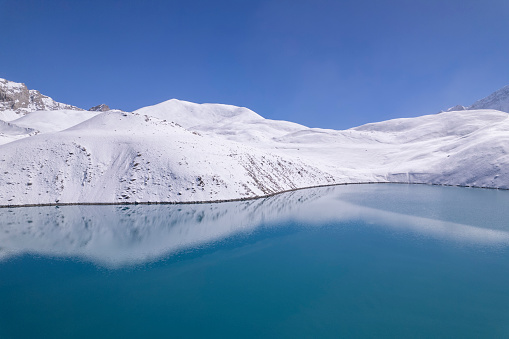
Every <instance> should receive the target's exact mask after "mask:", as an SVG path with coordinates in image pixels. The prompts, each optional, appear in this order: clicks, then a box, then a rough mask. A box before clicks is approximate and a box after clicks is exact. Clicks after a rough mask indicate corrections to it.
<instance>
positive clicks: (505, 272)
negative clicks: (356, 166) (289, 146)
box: [0, 184, 509, 338]
mask: <svg viewBox="0 0 509 339" xmlns="http://www.w3.org/2000/svg"><path fill="white" fill-rule="evenodd" d="M508 207H509V191H499V190H488V189H474V188H460V187H441V186H426V185H397V184H372V185H346V186H336V187H327V188H316V189H306V190H299V191H294V192H290V193H285V194H280V195H277V196H273V197H270V198H264V199H258V200H251V201H244V202H229V203H218V204H187V205H130V206H126V205H124V206H118V205H116V206H61V207H55V206H53V207H29V208H0V338H113V337H115V338H156V337H157V338H507V337H509V208H508Z"/></svg>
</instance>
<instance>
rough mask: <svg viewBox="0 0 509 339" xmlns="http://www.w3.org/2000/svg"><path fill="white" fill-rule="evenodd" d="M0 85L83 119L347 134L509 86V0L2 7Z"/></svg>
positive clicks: (7, 0) (22, 1)
mask: <svg viewBox="0 0 509 339" xmlns="http://www.w3.org/2000/svg"><path fill="white" fill-rule="evenodd" d="M0 32H1V37H2V38H1V40H0V41H1V44H0V65H1V67H0V77H3V78H7V79H9V80H13V81H17V82H24V83H26V84H27V85H28V87H29V88H31V89H38V90H40V91H41V92H42V93H44V94H46V95H49V96H51V97H53V98H54V99H56V100H57V101H61V102H65V103H69V104H73V105H77V106H79V107H82V108H87V109H88V108H89V107H91V106H94V105H97V104H100V103H106V104H108V105H110V107H113V108H119V109H123V110H135V109H137V108H140V107H143V106H147V105H152V104H156V103H159V102H161V101H165V100H168V99H171V98H178V99H182V100H188V101H193V102H199V103H202V102H218V103H227V104H233V105H238V106H245V107H248V108H251V109H253V110H254V111H256V112H258V113H259V114H261V115H262V116H264V117H266V118H271V119H282V120H290V121H294V122H298V123H301V124H305V125H308V126H311V127H324V128H336V129H343V128H349V127H354V126H357V125H360V124H364V123H367V122H374V121H380V120H386V119H390V118H398V117H412V116H418V115H422V114H431V113H435V112H437V111H439V110H440V109H444V108H447V107H450V106H453V105H456V104H463V105H469V104H471V103H472V102H473V101H475V100H476V99H480V98H481V97H484V96H486V95H488V94H490V93H491V92H492V91H494V90H496V89H498V88H500V87H502V86H504V85H507V84H509V63H508V60H509V59H508V57H509V1H507V0H493V1H490V0H487V1H470V0H450V1H445V0H442V1H435V0H427V1H418V0H409V1H393V0H387V1H380V0H357V1H321V0H312V1H311V0H310V1H299V0H281V1H280V0H272V1H249V0H245V1H243V0H236V1H222V0H216V1H195V0H185V1H125V0H124V1H108V0H105V1H93V0H88V1H51V0H48V1H35V0H33V1H26V0H0Z"/></svg>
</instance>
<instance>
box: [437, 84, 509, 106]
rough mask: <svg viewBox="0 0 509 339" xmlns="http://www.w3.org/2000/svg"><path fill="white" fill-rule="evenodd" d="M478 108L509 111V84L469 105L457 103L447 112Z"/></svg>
mask: <svg viewBox="0 0 509 339" xmlns="http://www.w3.org/2000/svg"><path fill="white" fill-rule="evenodd" d="M476 109H494V110H497V111H502V112H508V113H509V85H507V86H505V87H502V88H501V89H499V90H497V91H495V92H493V93H491V94H490V95H488V96H487V97H485V98H483V99H480V100H477V101H476V102H474V103H473V104H472V105H470V106H468V107H465V106H462V105H456V106H454V107H451V108H449V109H447V111H446V112H451V111H463V110H476Z"/></svg>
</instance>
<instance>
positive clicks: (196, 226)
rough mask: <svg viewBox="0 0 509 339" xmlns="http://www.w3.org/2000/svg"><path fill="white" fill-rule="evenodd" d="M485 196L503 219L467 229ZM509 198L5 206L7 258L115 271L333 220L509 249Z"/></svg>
mask: <svg viewBox="0 0 509 339" xmlns="http://www.w3.org/2000/svg"><path fill="white" fill-rule="evenodd" d="M458 190H463V191H458ZM467 191H468V194H465V193H466V192H467ZM458 192H460V194H461V196H462V197H463V199H462V201H461V206H455V207H451V211H453V212H454V213H452V216H451V215H448V214H440V215H438V217H437V213H436V211H437V209H439V208H440V207H441V206H443V203H442V202H443V201H451V200H452V199H453V198H454V194H458ZM477 192H480V193H477ZM486 192H490V193H488V195H486ZM501 193H502V194H501ZM478 194H482V195H483V199H484V200H483V201H485V200H486V199H491V201H489V203H490V206H494V210H496V211H499V212H498V213H499V214H500V216H499V217H498V218H495V219H493V211H491V210H490V211H489V213H490V217H491V219H490V220H491V221H490V223H488V224H483V223H482V222H480V221H479V220H481V221H482V220H486V218H483V217H482V213H488V212H487V211H483V210H479V211H478V213H481V216H480V217H479V218H476V219H475V220H473V222H472V223H469V224H467V223H465V218H464V217H462V216H463V215H464V213H463V214H462V213H461V211H462V210H463V211H469V210H471V209H472V208H473V207H475V206H476V205H477V204H478V201H476V199H478V198H479V197H478ZM469 195H470V198H468V196H469ZM465 196H467V198H465ZM376 197H381V200H379V201H377V199H376ZM437 197H440V199H437ZM388 199H389V200H390V199H392V203H391V204H387V201H388ZM507 199H509V192H496V191H486V190H477V191H473V190H468V189H459V188H447V187H427V186H416V185H349V186H337V187H327V188H316V189H307V190H300V191H294V192H290V193H285V194H281V195H277V196H274V197H270V198H265V199H258V200H251V201H244V202H230V203H220V204H190V205H131V206H64V207H31V208H4V209H0V224H1V226H0V259H6V258H9V257H12V256H15V255H19V254H24V253H33V254H40V255H51V256H66V257H67V256H71V257H79V258H83V259H85V260H89V261H92V262H94V263H96V264H99V265H103V266H107V267H122V266H125V265H132V264H139V263H144V262H148V261H152V260H156V259H157V258H160V257H163V256H167V255H170V254H171V253H175V252H177V251H181V250H184V249H188V248H194V247H197V246H202V245H206V244H209V243H213V242H216V241H220V240H222V239H225V238H228V237H231V236H234V235H237V234H248V233H249V232H252V231H254V230H255V229H257V228H260V227H267V228H269V227H278V226H279V225H282V224H288V222H298V223H299V224H301V225H309V226H310V227H319V226H321V225H324V224H327V225H330V224H331V223H334V225H335V227H351V224H346V223H349V222H352V221H355V222H361V223H363V224H371V225H374V226H375V227H386V228H387V227H389V228H392V229H394V230H396V231H397V232H402V233H403V234H418V235H424V236H431V237H436V238H440V239H445V240H448V241H450V240H452V241H460V242H469V243H475V244H486V245H490V246H491V245H497V246H507V245H508V244H509V227H507V225H506V224H505V220H508V219H507V218H506V216H505V215H503V214H504V213H507V212H505V210H506V209H505V208H504V207H505V206H507V204H506V203H507V201H508V200H507ZM412 201H414V202H413V203H412ZM364 202H365V203H364ZM402 206H406V207H404V208H402ZM423 207H425V208H423ZM423 211H424V212H423ZM493 220H500V222H493ZM409 232H410V233H409Z"/></svg>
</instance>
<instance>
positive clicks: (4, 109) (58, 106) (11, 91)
mask: <svg viewBox="0 0 509 339" xmlns="http://www.w3.org/2000/svg"><path fill="white" fill-rule="evenodd" d="M63 109H66V110H82V109H81V108H78V107H76V106H72V105H67V104H62V103H60V102H56V101H55V100H53V99H51V98H50V97H48V96H46V95H43V94H41V93H40V92H39V91H37V90H33V89H30V90H29V89H28V88H27V86H26V85H25V84H22V83H17V82H13V81H9V80H6V79H2V78H0V119H1V120H4V121H8V120H14V119H17V118H19V117H20V116H23V115H25V114H27V113H29V112H33V111H55V110H63Z"/></svg>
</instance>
